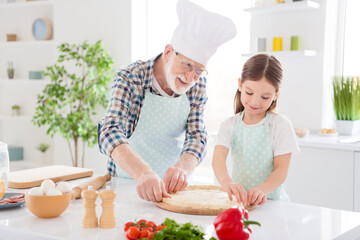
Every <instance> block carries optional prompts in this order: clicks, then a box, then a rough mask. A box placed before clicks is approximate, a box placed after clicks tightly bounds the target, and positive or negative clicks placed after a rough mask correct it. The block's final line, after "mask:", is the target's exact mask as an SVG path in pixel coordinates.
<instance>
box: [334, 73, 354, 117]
mask: <svg viewBox="0 0 360 240" xmlns="http://www.w3.org/2000/svg"><path fill="white" fill-rule="evenodd" d="M333 105H334V111H335V115H336V119H337V120H359V119H360V77H346V78H344V77H335V78H334V79H333Z"/></svg>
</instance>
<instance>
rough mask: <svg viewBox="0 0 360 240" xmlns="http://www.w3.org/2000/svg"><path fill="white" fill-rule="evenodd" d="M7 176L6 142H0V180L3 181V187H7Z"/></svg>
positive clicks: (7, 153) (7, 154) (7, 157)
mask: <svg viewBox="0 0 360 240" xmlns="http://www.w3.org/2000/svg"><path fill="white" fill-rule="evenodd" d="M8 176H9V152H8V148H7V144H6V143H3V142H0V182H2V181H3V182H4V183H5V188H7V187H8Z"/></svg>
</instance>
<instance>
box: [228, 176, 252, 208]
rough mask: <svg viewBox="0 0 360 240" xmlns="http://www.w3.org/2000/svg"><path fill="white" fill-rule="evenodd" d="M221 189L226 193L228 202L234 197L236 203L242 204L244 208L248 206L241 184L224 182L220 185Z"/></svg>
mask: <svg viewBox="0 0 360 240" xmlns="http://www.w3.org/2000/svg"><path fill="white" fill-rule="evenodd" d="M221 188H222V189H223V190H224V191H226V192H227V193H228V195H229V199H230V201H232V200H233V198H232V195H235V197H236V200H237V202H238V203H240V202H242V203H243V204H244V205H245V206H246V205H247V204H248V201H247V196H246V195H247V194H246V191H245V189H244V188H243V186H241V184H237V183H234V182H226V183H223V184H221Z"/></svg>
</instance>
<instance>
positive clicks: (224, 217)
mask: <svg viewBox="0 0 360 240" xmlns="http://www.w3.org/2000/svg"><path fill="white" fill-rule="evenodd" d="M248 219H249V213H248V211H247V210H246V209H244V208H243V207H233V208H229V209H227V210H225V211H224V212H222V213H220V214H219V215H218V216H217V217H216V218H215V221H214V226H215V231H216V235H217V236H218V238H219V240H247V239H249V238H250V234H251V233H252V230H251V229H250V227H249V225H250V224H257V225H259V226H261V225H260V223H258V222H255V221H249V220H248Z"/></svg>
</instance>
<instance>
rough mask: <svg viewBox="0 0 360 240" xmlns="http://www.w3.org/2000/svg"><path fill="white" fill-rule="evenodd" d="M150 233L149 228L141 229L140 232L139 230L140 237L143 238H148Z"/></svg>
mask: <svg viewBox="0 0 360 240" xmlns="http://www.w3.org/2000/svg"><path fill="white" fill-rule="evenodd" d="M150 233H151V231H149V230H142V231H141V232H140V237H139V238H140V239H143V238H148V237H149V235H150Z"/></svg>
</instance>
